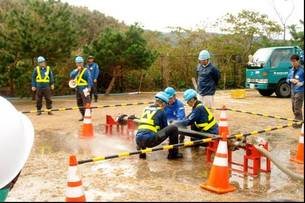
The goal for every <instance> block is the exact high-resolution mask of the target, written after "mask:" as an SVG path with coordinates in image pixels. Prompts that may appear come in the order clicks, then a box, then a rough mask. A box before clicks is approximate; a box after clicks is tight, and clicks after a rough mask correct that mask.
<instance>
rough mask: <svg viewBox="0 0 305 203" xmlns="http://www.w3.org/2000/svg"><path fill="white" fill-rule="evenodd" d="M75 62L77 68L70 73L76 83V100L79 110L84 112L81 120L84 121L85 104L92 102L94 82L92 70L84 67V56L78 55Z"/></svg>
mask: <svg viewBox="0 0 305 203" xmlns="http://www.w3.org/2000/svg"><path fill="white" fill-rule="evenodd" d="M75 64H76V67H77V68H75V69H74V70H73V71H72V72H71V73H70V78H71V79H72V80H74V82H75V83H76V87H75V90H76V101H77V106H78V107H79V111H80V113H81V114H82V118H81V119H79V121H83V120H84V115H85V106H86V105H87V104H90V91H91V88H92V87H93V83H92V78H91V75H90V72H89V71H88V70H87V68H85V67H84V59H83V57H81V56H77V57H76V58H75Z"/></svg>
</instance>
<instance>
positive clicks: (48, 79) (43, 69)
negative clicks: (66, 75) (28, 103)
mask: <svg viewBox="0 0 305 203" xmlns="http://www.w3.org/2000/svg"><path fill="white" fill-rule="evenodd" d="M37 62H38V66H36V67H35V68H34V70H33V73H32V91H36V108H37V115H41V108H42V98H43V97H44V98H45V100H46V106H47V109H48V110H51V109H52V100H51V89H52V90H54V76H53V72H52V70H51V68H50V66H47V65H46V60H45V58H44V57H42V56H39V57H38V58H37ZM50 86H51V88H50ZM48 114H49V115H52V114H53V113H52V112H51V111H49V112H48Z"/></svg>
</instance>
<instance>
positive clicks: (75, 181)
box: [66, 155, 86, 202]
mask: <svg viewBox="0 0 305 203" xmlns="http://www.w3.org/2000/svg"><path fill="white" fill-rule="evenodd" d="M85 201H86V197H85V194H84V190H83V186H82V181H81V180H80V178H79V176H78V175H77V160H76V156H74V155H71V156H70V158H69V169H68V183H67V190H66V202H85Z"/></svg>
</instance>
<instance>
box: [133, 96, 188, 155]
mask: <svg viewBox="0 0 305 203" xmlns="http://www.w3.org/2000/svg"><path fill="white" fill-rule="evenodd" d="M155 99H156V100H155V104H153V105H151V106H148V107H146V108H145V109H144V112H143V114H142V116H141V118H140V121H139V127H138V131H137V134H136V143H137V149H138V150H140V149H145V148H151V147H155V146H157V145H159V144H161V143H162V142H163V141H164V140H166V139H167V138H169V144H170V145H172V144H177V143H178V128H177V127H176V126H173V125H170V126H168V125H167V117H166V113H165V112H164V108H165V106H166V105H167V104H168V100H169V98H168V95H167V94H166V93H165V92H159V93H157V94H156V95H155ZM182 157H183V155H182V154H181V153H179V152H178V148H174V149H170V150H169V152H168V156H167V158H168V159H177V158H182ZM140 158H142V159H145V158H146V154H140Z"/></svg>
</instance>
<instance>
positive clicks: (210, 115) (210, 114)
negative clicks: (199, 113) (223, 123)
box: [204, 107, 213, 121]
mask: <svg viewBox="0 0 305 203" xmlns="http://www.w3.org/2000/svg"><path fill="white" fill-rule="evenodd" d="M204 108H205V110H206V111H207V112H208V120H209V121H210V120H211V119H212V118H213V115H212V113H211V111H210V110H209V109H208V108H207V107H204Z"/></svg>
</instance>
